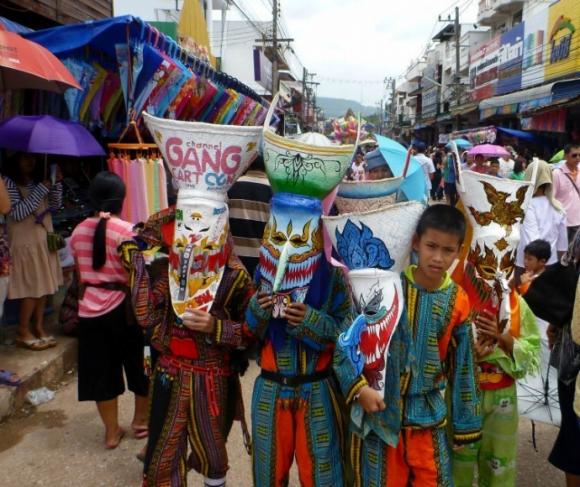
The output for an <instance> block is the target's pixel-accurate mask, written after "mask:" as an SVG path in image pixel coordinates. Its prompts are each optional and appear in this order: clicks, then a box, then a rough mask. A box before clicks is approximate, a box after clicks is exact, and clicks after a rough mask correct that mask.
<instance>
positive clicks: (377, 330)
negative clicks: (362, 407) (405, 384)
mask: <svg viewBox="0 0 580 487" xmlns="http://www.w3.org/2000/svg"><path fill="white" fill-rule="evenodd" d="M422 212H423V205H422V204H421V203H418V202H412V203H399V204H395V205H391V206H387V207H384V208H382V209H379V210H374V211H368V212H362V213H349V214H345V215H341V216H337V217H323V218H324V225H325V226H326V228H327V230H328V233H329V234H330V237H331V239H332V243H333V246H334V248H335V250H336V251H337V253H338V254H339V256H340V258H341V259H342V261H343V262H344V264H345V265H346V266H347V267H348V269H349V273H348V277H349V281H350V283H351V286H352V290H353V296H354V300H355V303H356V305H357V308H358V311H359V313H360V316H359V317H358V318H357V319H356V320H355V322H354V324H353V325H352V327H351V329H349V331H348V332H347V333H345V334H343V335H341V337H340V341H341V345H342V346H344V347H345V348H347V349H349V353H350V355H351V359H352V360H353V362H355V363H358V366H359V368H360V371H361V372H362V373H363V374H364V375H365V377H366V379H367V381H368V382H369V385H371V387H373V388H374V389H376V390H378V391H381V392H382V391H384V377H385V368H386V363H387V354H388V349H389V344H390V341H391V338H392V336H393V333H394V331H395V328H396V326H397V324H398V323H399V321H400V319H401V315H402V314H403V310H404V298H403V289H402V283H401V277H400V274H401V271H402V270H403V269H404V268H405V266H406V265H407V263H408V260H409V255H410V253H411V240H412V238H413V234H414V232H415V228H416V226H417V222H418V221H419V218H420V216H421V214H422Z"/></svg>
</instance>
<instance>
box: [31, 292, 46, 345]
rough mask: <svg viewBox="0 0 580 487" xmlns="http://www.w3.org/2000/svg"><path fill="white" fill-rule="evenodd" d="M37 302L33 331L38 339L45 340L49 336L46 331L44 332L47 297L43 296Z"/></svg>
mask: <svg viewBox="0 0 580 487" xmlns="http://www.w3.org/2000/svg"><path fill="white" fill-rule="evenodd" d="M35 301H36V304H35V306H34V315H33V320H34V322H33V330H34V334H35V335H36V336H37V337H38V338H44V337H45V336H47V334H46V331H44V308H46V296H42V297H41V298H38V299H36V300H35Z"/></svg>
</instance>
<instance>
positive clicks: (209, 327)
mask: <svg viewBox="0 0 580 487" xmlns="http://www.w3.org/2000/svg"><path fill="white" fill-rule="evenodd" d="M183 325H184V326H185V327H186V328H189V329H190V330H193V331H199V332H201V333H207V334H210V333H213V331H214V329H215V317H213V316H212V315H210V314H209V313H206V312H205V311H200V310H199V309H192V310H187V311H186V312H185V314H184V315H183Z"/></svg>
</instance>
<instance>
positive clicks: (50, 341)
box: [39, 335, 56, 348]
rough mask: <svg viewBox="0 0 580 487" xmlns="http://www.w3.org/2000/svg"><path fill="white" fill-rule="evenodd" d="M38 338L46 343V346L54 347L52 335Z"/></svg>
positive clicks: (54, 339) (54, 340)
mask: <svg viewBox="0 0 580 487" xmlns="http://www.w3.org/2000/svg"><path fill="white" fill-rule="evenodd" d="M39 340H40V341H41V342H43V343H46V345H47V347H46V348H52V347H56V338H54V337H53V336H52V335H47V336H45V337H40V338H39Z"/></svg>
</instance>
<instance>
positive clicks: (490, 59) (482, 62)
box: [469, 36, 501, 101]
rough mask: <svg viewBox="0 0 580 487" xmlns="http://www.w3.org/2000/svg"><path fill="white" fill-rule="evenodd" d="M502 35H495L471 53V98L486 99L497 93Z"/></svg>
mask: <svg viewBox="0 0 580 487" xmlns="http://www.w3.org/2000/svg"><path fill="white" fill-rule="evenodd" d="M500 47H501V36H497V37H494V38H493V39H492V40H491V41H489V42H486V43H485V44H483V45H482V46H481V47H479V48H478V49H477V50H476V51H474V52H472V53H470V55H469V84H470V88H471V99H472V100H473V101H478V100H484V99H486V98H490V97H492V96H494V95H495V90H496V86H497V76H498V71H499V50H500Z"/></svg>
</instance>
